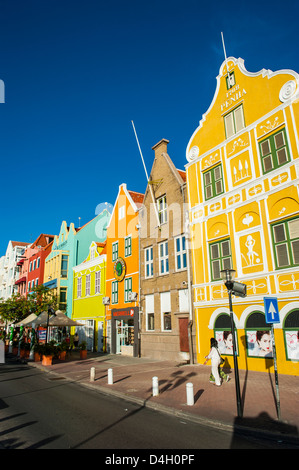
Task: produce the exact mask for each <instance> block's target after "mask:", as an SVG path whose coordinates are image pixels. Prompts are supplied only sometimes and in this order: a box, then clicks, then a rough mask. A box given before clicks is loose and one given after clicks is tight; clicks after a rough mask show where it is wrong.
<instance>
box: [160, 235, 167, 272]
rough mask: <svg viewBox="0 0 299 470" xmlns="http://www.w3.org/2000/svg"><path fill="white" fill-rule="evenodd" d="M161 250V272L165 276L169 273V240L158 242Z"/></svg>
mask: <svg viewBox="0 0 299 470" xmlns="http://www.w3.org/2000/svg"><path fill="white" fill-rule="evenodd" d="M158 250H159V274H160V276H163V275H165V274H169V255H168V240H165V241H164V242H161V243H159V244H158Z"/></svg>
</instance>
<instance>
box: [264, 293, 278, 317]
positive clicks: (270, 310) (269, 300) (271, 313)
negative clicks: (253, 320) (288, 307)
mask: <svg viewBox="0 0 299 470" xmlns="http://www.w3.org/2000/svg"><path fill="white" fill-rule="evenodd" d="M264 306H265V315H266V323H280V319H279V310H278V300H277V297H264Z"/></svg>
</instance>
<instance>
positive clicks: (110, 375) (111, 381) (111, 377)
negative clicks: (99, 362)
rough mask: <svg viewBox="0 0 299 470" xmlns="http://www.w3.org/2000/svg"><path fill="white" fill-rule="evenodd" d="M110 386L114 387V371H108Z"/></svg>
mask: <svg viewBox="0 0 299 470" xmlns="http://www.w3.org/2000/svg"><path fill="white" fill-rule="evenodd" d="M108 385H113V369H108Z"/></svg>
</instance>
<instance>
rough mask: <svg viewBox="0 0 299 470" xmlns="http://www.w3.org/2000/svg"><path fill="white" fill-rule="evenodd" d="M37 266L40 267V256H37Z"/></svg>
mask: <svg viewBox="0 0 299 470" xmlns="http://www.w3.org/2000/svg"><path fill="white" fill-rule="evenodd" d="M39 267H40V258H37V264H36V268H39Z"/></svg>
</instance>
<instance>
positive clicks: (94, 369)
mask: <svg viewBox="0 0 299 470" xmlns="http://www.w3.org/2000/svg"><path fill="white" fill-rule="evenodd" d="M95 375H96V368H95V367H91V369H90V381H91V382H94V379H95Z"/></svg>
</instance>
